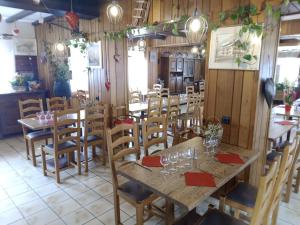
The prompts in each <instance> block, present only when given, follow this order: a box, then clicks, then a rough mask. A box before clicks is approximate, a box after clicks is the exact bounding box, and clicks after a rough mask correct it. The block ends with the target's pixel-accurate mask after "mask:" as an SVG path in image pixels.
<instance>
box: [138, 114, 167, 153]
mask: <svg viewBox="0 0 300 225" xmlns="http://www.w3.org/2000/svg"><path fill="white" fill-rule="evenodd" d="M142 133H143V146H144V149H145V154H146V155H148V154H149V152H148V149H149V147H151V146H152V145H155V144H160V143H163V144H165V146H166V145H167V120H166V118H164V117H151V118H148V119H147V120H146V121H145V122H144V123H143V127H142ZM155 134H157V137H155Z"/></svg>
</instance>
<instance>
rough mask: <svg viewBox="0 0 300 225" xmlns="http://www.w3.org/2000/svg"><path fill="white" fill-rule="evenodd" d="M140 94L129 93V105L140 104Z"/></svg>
mask: <svg viewBox="0 0 300 225" xmlns="http://www.w3.org/2000/svg"><path fill="white" fill-rule="evenodd" d="M141 98H142V96H141V92H140V91H131V92H130V93H129V103H140V102H141V100H142V99H141Z"/></svg>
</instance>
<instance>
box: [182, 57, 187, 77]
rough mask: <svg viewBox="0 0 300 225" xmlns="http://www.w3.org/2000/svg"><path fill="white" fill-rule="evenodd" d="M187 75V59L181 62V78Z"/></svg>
mask: <svg viewBox="0 0 300 225" xmlns="http://www.w3.org/2000/svg"><path fill="white" fill-rule="evenodd" d="M187 74H188V59H184V60H183V76H184V77H185V76H187Z"/></svg>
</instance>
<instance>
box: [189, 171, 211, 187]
mask: <svg viewBox="0 0 300 225" xmlns="http://www.w3.org/2000/svg"><path fill="white" fill-rule="evenodd" d="M184 177H185V184H186V185H187V186H199V187H201V186H205V187H215V186H216V183H215V180H214V177H213V175H211V174H210V173H203V172H186V173H184Z"/></svg>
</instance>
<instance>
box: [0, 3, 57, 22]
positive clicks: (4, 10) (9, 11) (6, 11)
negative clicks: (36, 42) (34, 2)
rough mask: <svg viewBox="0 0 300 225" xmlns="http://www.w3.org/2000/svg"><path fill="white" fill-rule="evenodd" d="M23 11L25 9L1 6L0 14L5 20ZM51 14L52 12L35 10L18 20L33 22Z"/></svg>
mask: <svg viewBox="0 0 300 225" xmlns="http://www.w3.org/2000/svg"><path fill="white" fill-rule="evenodd" d="M21 11H23V9H17V8H10V7H5V6H0V14H1V15H2V17H3V20H6V19H7V18H9V17H11V16H13V15H16V14H17V13H20V12H21ZM51 15H52V14H50V13H40V12H35V13H33V14H31V15H28V16H26V17H24V18H22V19H20V20H18V21H20V22H26V23H33V22H35V21H38V20H39V19H40V18H46V17H48V16H51Z"/></svg>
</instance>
